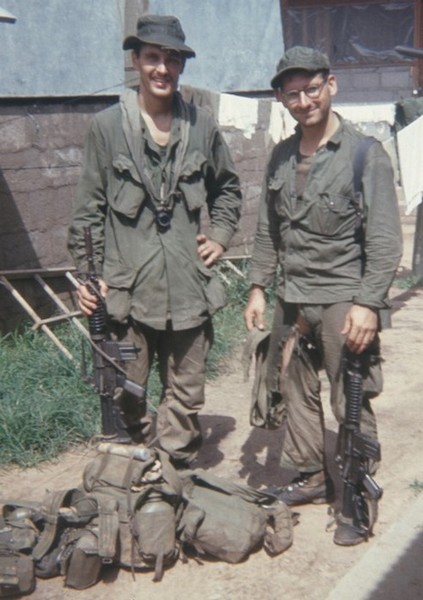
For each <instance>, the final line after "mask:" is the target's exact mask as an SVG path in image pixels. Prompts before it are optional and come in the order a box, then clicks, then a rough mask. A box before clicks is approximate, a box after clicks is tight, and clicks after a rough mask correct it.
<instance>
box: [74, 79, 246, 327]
mask: <svg viewBox="0 0 423 600" xmlns="http://www.w3.org/2000/svg"><path fill="white" fill-rule="evenodd" d="M135 101H136V92H135V91H134V90H127V91H126V92H125V94H124V95H123V97H122V98H121V102H120V103H119V104H117V105H114V106H112V107H110V108H109V109H106V110H105V111H102V112H100V113H99V114H98V115H96V116H95V117H94V120H93V123H92V126H91V129H90V131H89V134H88V138H87V143H86V154H85V163H84V167H83V172H82V176H81V179H80V183H79V187H78V191H77V197H76V202H75V207H74V218H73V223H72V226H71V228H70V236H69V249H70V251H71V253H72V255H73V258H74V260H75V262H76V264H77V266H78V268H79V270H80V271H85V270H86V269H87V263H86V256H85V248H84V238H83V227H84V226H88V225H90V226H91V230H92V237H93V246H94V252H95V262H96V265H97V269H98V274H99V275H100V276H101V277H102V278H103V279H104V280H105V282H106V284H107V285H108V286H109V292H108V295H107V308H108V312H109V315H110V316H111V317H113V318H114V319H116V320H118V321H121V322H125V321H126V320H127V318H128V316H131V317H132V318H133V319H135V320H136V321H139V322H142V323H144V324H146V325H149V326H151V327H153V328H156V329H162V330H163V329H165V328H166V322H167V321H168V319H169V318H170V319H171V321H172V327H173V329H175V330H182V329H188V328H191V327H196V326H198V325H200V324H201V323H203V322H204V321H205V320H206V319H207V318H208V317H209V316H210V315H211V314H213V312H215V310H216V309H217V308H219V307H220V306H222V305H223V304H224V295H223V290H221V289H220V284H219V281H218V280H217V277H216V276H215V275H214V273H213V270H212V269H209V268H207V267H205V266H204V263H203V262H202V261H201V259H200V258H199V257H198V255H197V242H196V235H197V234H198V233H199V232H200V214H201V209H202V208H203V207H207V209H208V212H209V217H210V227H209V230H208V234H207V235H208V237H209V238H210V239H212V240H214V241H216V242H218V243H219V244H221V245H222V246H223V247H225V248H226V247H227V246H228V244H229V241H230V239H231V237H232V235H233V233H234V231H235V230H236V228H237V223H238V219H239V215H240V206H241V194H240V187H239V180H238V177H237V175H236V173H235V169H234V165H233V162H232V159H231V157H230V154H229V150H228V147H227V145H226V143H225V141H224V140H223V137H222V135H221V133H220V132H219V130H218V128H217V125H216V124H215V122H214V120H213V119H212V117H211V116H210V115H209V113H208V112H207V111H205V110H203V109H201V108H197V107H194V106H193V105H188V104H187V103H184V102H183V100H182V99H181V98H180V96H179V95H178V98H177V102H176V104H175V106H176V108H175V112H174V118H173V121H172V130H171V136H170V140H169V143H168V146H167V149H166V150H165V151H162V149H161V148H160V147H159V146H157V144H155V143H154V141H153V140H152V138H151V136H150V134H149V131H148V128H147V127H146V126H145V124H144V123H143V120H142V118H141V115H140V113H139V110H138V108H137V110H136V116H134V110H133V109H132V113H131V109H130V108H128V107H130V106H132V107H133V106H134V102H135ZM178 106H179V107H182V108H183V111H182V112H181V111H180V110H178V108H177V107H178ZM127 109H128V111H127V112H128V114H129V117H128V118H129V122H130V121H131V119H132V121H134V119H135V120H136V119H138V120H139V121H138V122H137V123H135V124H134V123H132V125H134V128H135V130H139V131H140V132H141V133H140V137H139V138H137V139H135V140H133V141H134V145H133V148H135V150H134V152H135V153H136V152H138V151H139V152H143V153H144V155H143V156H144V163H145V170H146V171H147V173H148V176H149V179H150V181H151V183H152V186H153V189H154V191H155V194H154V197H152V195H151V194H149V193H148V192H147V190H146V186H145V185H144V182H143V180H142V177H141V176H140V169H139V166H138V165H139V160H138V158H137V156H134V155H133V153H132V152H131V150H130V145H128V138H127V137H125V132H124V125H123V122H124V115H125V114H126V112H125V111H126V110H127ZM183 115H185V117H184V116H183ZM184 127H188V140H187V146H186V151H185V153H184V155H183V160H182V165H181V168H180V172H179V174H176V176H177V179H178V181H177V185H176V189H175V193H174V194H172V196H171V198H170V200H169V206H168V208H169V209H170V211H171V223H170V227H169V229H168V230H166V231H159V229H158V227H157V225H156V218H155V215H156V210H157V208H158V201H157V198H159V197H160V189H161V188H162V186H164V187H165V188H166V189H167V188H168V187H169V185H170V184H169V182H170V181H171V180H172V178H173V177H174V170H175V162H176V161H175V156H177V152H178V146H179V145H180V144H181V143H182V142H181V136H182V131H183V128H184ZM137 128H138V129H137Z"/></svg>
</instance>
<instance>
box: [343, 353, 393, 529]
mask: <svg viewBox="0 0 423 600" xmlns="http://www.w3.org/2000/svg"><path fill="white" fill-rule="evenodd" d="M361 361H362V359H361V357H360V355H358V354H353V353H352V352H350V351H349V350H348V351H347V355H346V359H345V370H344V378H345V379H344V385H345V396H346V414H345V422H344V426H343V430H344V438H343V444H342V445H343V449H342V452H341V456H340V460H341V463H342V478H343V480H344V494H343V502H342V511H341V517H340V520H341V522H347V523H349V524H352V527H353V528H354V530H355V532H356V533H357V534H359V535H360V536H362V537H363V538H364V539H367V538H368V537H369V535H370V534H371V531H372V526H373V524H374V523H375V521H376V518H377V501H378V500H379V498H380V497H381V496H382V492H383V490H382V488H381V487H379V486H378V484H377V483H376V481H375V480H374V479H373V478H372V477H371V475H370V473H369V462H370V461H375V462H377V461H380V457H381V453H380V444H379V442H378V441H377V440H374V439H372V438H370V437H369V436H367V435H364V434H363V433H361V432H360V417H361V406H362V400H363V376H362V369H361Z"/></svg>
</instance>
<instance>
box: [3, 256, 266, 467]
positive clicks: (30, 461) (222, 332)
mask: <svg viewBox="0 0 423 600" xmlns="http://www.w3.org/2000/svg"><path fill="white" fill-rule="evenodd" d="M231 264H232V263H231ZM247 267H248V265H247V262H246V261H242V262H240V261H237V263H236V266H235V267H234V266H230V265H229V264H228V263H227V262H226V261H222V262H221V263H220V264H219V273H220V277H221V278H222V280H223V282H224V286H225V289H226V294H227V298H228V303H227V306H226V307H225V308H224V309H223V310H221V311H219V312H218V313H217V314H216V315H215V316H214V318H213V322H214V344H213V347H212V350H211V352H210V356H209V361H208V365H207V376H208V377H209V378H215V377H217V376H218V374H219V373H221V372H222V370H224V369H225V363H226V361H227V360H228V357H229V356H230V354H231V352H233V350H234V349H235V348H236V347H237V346H239V345H240V344H241V343H242V341H243V339H245V336H246V329H245V325H244V321H243V310H244V307H245V304H246V301H247V297H248V288H249V284H248V281H247V278H246V272H247ZM273 295H274V293H273V292H271V293H270V296H269V304H271V303H272V297H273ZM54 332H55V334H56V335H57V337H58V338H59V339H60V340H61V341H62V342H63V344H64V346H65V347H66V348H68V349H69V350H70V351H71V353H72V355H73V356H74V357H75V358H76V360H77V361H79V363H80V364H79V365H76V366H75V364H74V363H72V362H71V361H70V360H69V359H67V358H66V357H65V356H64V355H63V354H62V353H61V352H60V351H59V350H58V349H57V348H56V346H55V345H54V344H53V343H52V342H51V341H50V340H49V339H48V338H47V336H45V335H44V334H42V333H40V332H35V331H33V330H31V329H30V327H29V326H26V327H24V328H23V329H22V330H20V332H19V333H18V332H15V333H14V334H9V335H7V336H4V337H0V410H1V419H0V465H5V464H11V463H14V464H17V465H20V466H31V465H34V464H37V463H38V462H40V461H43V460H47V459H52V458H54V457H56V456H57V455H58V454H59V453H60V452H61V451H63V450H65V449H67V448H69V447H70V446H71V445H72V444H78V443H80V442H81V441H84V440H88V439H89V438H91V437H92V436H93V435H95V434H97V433H99V432H100V402H99V398H98V395H97V393H96V392H95V391H94V390H93V388H92V386H90V385H89V384H88V383H85V382H84V377H83V376H82V368H81V367H82V366H83V364H84V362H85V359H84V357H86V362H87V363H88V365H91V347H90V346H89V343H88V342H87V341H86V340H85V339H84V338H83V336H82V335H81V333H80V332H79V331H78V330H77V329H76V328H75V327H73V326H72V325H69V324H65V325H57V326H56V327H55V329H54ZM160 394H161V385H160V380H159V375H158V369H157V366H155V367H154V368H153V370H152V373H151V376H150V380H149V382H148V399H149V402H150V403H151V404H153V405H157V404H158V402H159V399H160Z"/></svg>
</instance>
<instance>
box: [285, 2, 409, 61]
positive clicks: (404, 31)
mask: <svg viewBox="0 0 423 600" xmlns="http://www.w3.org/2000/svg"><path fill="white" fill-rule="evenodd" d="M419 5H421V0H397V1H396V2H386V0H385V1H382V0H379V1H378V0H374V1H373V2H360V1H358V0H357V1H353V2H347V1H346V0H338V1H336V0H327V1H326V2H311V1H310V0H281V6H282V24H283V31H284V42H285V47H286V48H290V47H292V46H296V45H304V46H312V47H314V48H318V49H319V50H322V51H324V52H326V53H327V54H328V56H329V58H330V60H331V63H332V64H333V65H334V66H337V67H347V66H352V67H354V66H355V67H356V66H360V65H361V66H383V65H389V64H398V63H404V62H407V61H408V60H411V59H406V58H405V57H404V56H401V55H400V54H398V53H397V52H396V51H395V46H415V45H416V46H417V45H418V43H419V40H417V39H416V38H417V36H416V27H417V22H418V20H419V19H421V6H419ZM417 31H418V30H417Z"/></svg>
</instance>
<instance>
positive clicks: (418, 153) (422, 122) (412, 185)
mask: <svg viewBox="0 0 423 600" xmlns="http://www.w3.org/2000/svg"><path fill="white" fill-rule="evenodd" d="M397 141H398V155H399V164H400V171H401V181H402V187H403V190H404V197H405V203H406V214H407V215H409V214H410V213H411V212H412V211H413V210H414V209H415V208H416V206H418V205H419V204H420V202H421V201H422V194H423V115H422V116H421V117H419V118H418V119H416V120H415V121H413V122H412V123H410V125H407V127H404V129H401V130H400V131H399V132H398V134H397Z"/></svg>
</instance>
